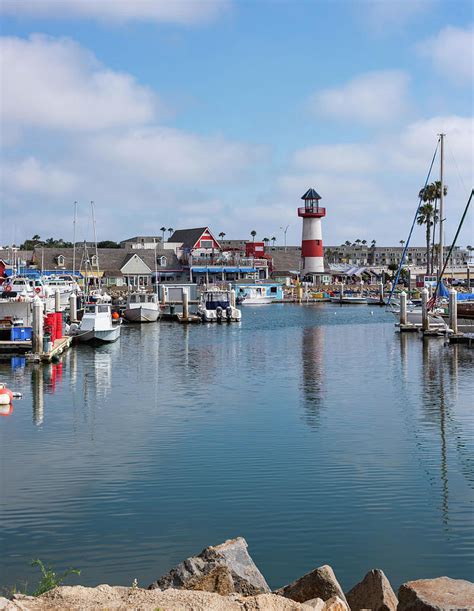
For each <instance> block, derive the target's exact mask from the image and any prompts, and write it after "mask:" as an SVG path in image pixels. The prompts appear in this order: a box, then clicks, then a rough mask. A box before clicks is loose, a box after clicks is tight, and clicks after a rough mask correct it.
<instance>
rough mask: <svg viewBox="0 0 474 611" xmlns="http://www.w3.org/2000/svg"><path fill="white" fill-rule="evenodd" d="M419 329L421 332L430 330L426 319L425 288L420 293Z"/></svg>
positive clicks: (426, 290) (426, 297)
mask: <svg viewBox="0 0 474 611" xmlns="http://www.w3.org/2000/svg"><path fill="white" fill-rule="evenodd" d="M421 328H422V330H423V331H429V330H430V321H429V318H428V289H427V288H426V287H425V288H424V289H423V290H422V291H421Z"/></svg>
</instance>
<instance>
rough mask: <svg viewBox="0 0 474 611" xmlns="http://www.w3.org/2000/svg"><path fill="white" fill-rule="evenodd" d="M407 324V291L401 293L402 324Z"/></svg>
mask: <svg viewBox="0 0 474 611" xmlns="http://www.w3.org/2000/svg"><path fill="white" fill-rule="evenodd" d="M406 324H407V294H406V293H405V291H402V292H401V293H400V326H401V325H406Z"/></svg>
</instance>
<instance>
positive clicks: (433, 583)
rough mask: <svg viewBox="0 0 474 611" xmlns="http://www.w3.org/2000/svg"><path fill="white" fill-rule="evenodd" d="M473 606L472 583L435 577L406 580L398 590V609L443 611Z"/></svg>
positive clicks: (473, 592) (473, 590)
mask: <svg viewBox="0 0 474 611" xmlns="http://www.w3.org/2000/svg"><path fill="white" fill-rule="evenodd" d="M472 607H474V583H472V582H470V581H465V580H464V579H450V578H449V577H437V578H436V579H418V580H417V581H408V582H407V583H404V584H403V585H401V586H400V589H399V590H398V610H399V611H405V609H410V610H413V611H445V610H448V609H470V608H472Z"/></svg>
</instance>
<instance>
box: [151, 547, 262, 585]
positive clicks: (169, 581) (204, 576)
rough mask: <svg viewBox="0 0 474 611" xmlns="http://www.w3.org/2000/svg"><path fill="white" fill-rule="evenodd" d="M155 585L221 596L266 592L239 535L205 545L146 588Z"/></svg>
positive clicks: (258, 572) (259, 574) (260, 576)
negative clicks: (220, 542)
mask: <svg viewBox="0 0 474 611" xmlns="http://www.w3.org/2000/svg"><path fill="white" fill-rule="evenodd" d="M155 588H160V589H162V590H165V589H167V588H178V589H183V590H203V591H206V592H217V593H219V594H222V595H227V594H231V593H232V592H235V593H237V594H243V595H244V596H255V595H257V594H265V593H269V592H270V588H269V587H268V585H267V582H266V581H265V578H264V577H263V575H262V574H261V573H260V571H259V570H258V568H257V567H256V565H255V563H254V561H253V560H252V558H251V557H250V556H249V554H248V552H247V542H246V541H245V539H243V538H242V537H238V538H237V539H229V540H228V541H225V542H224V543H222V544H221V545H216V546H212V547H206V549H204V550H203V551H202V552H201V553H200V554H199V555H198V556H193V557H191V558H187V559H186V560H184V562H181V563H180V564H178V566H176V567H175V568H174V569H171V571H170V572H169V573H167V574H166V575H163V577H160V579H158V580H157V581H155V582H154V583H152V584H151V585H150V586H149V589H150V590H153V589H155Z"/></svg>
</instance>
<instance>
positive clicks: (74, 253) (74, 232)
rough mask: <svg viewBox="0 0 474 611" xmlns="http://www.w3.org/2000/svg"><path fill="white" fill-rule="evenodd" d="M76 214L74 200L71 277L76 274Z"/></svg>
mask: <svg viewBox="0 0 474 611" xmlns="http://www.w3.org/2000/svg"><path fill="white" fill-rule="evenodd" d="M76 215H77V202H74V220H73V222H72V225H73V230H72V277H73V279H74V278H75V276H76Z"/></svg>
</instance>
